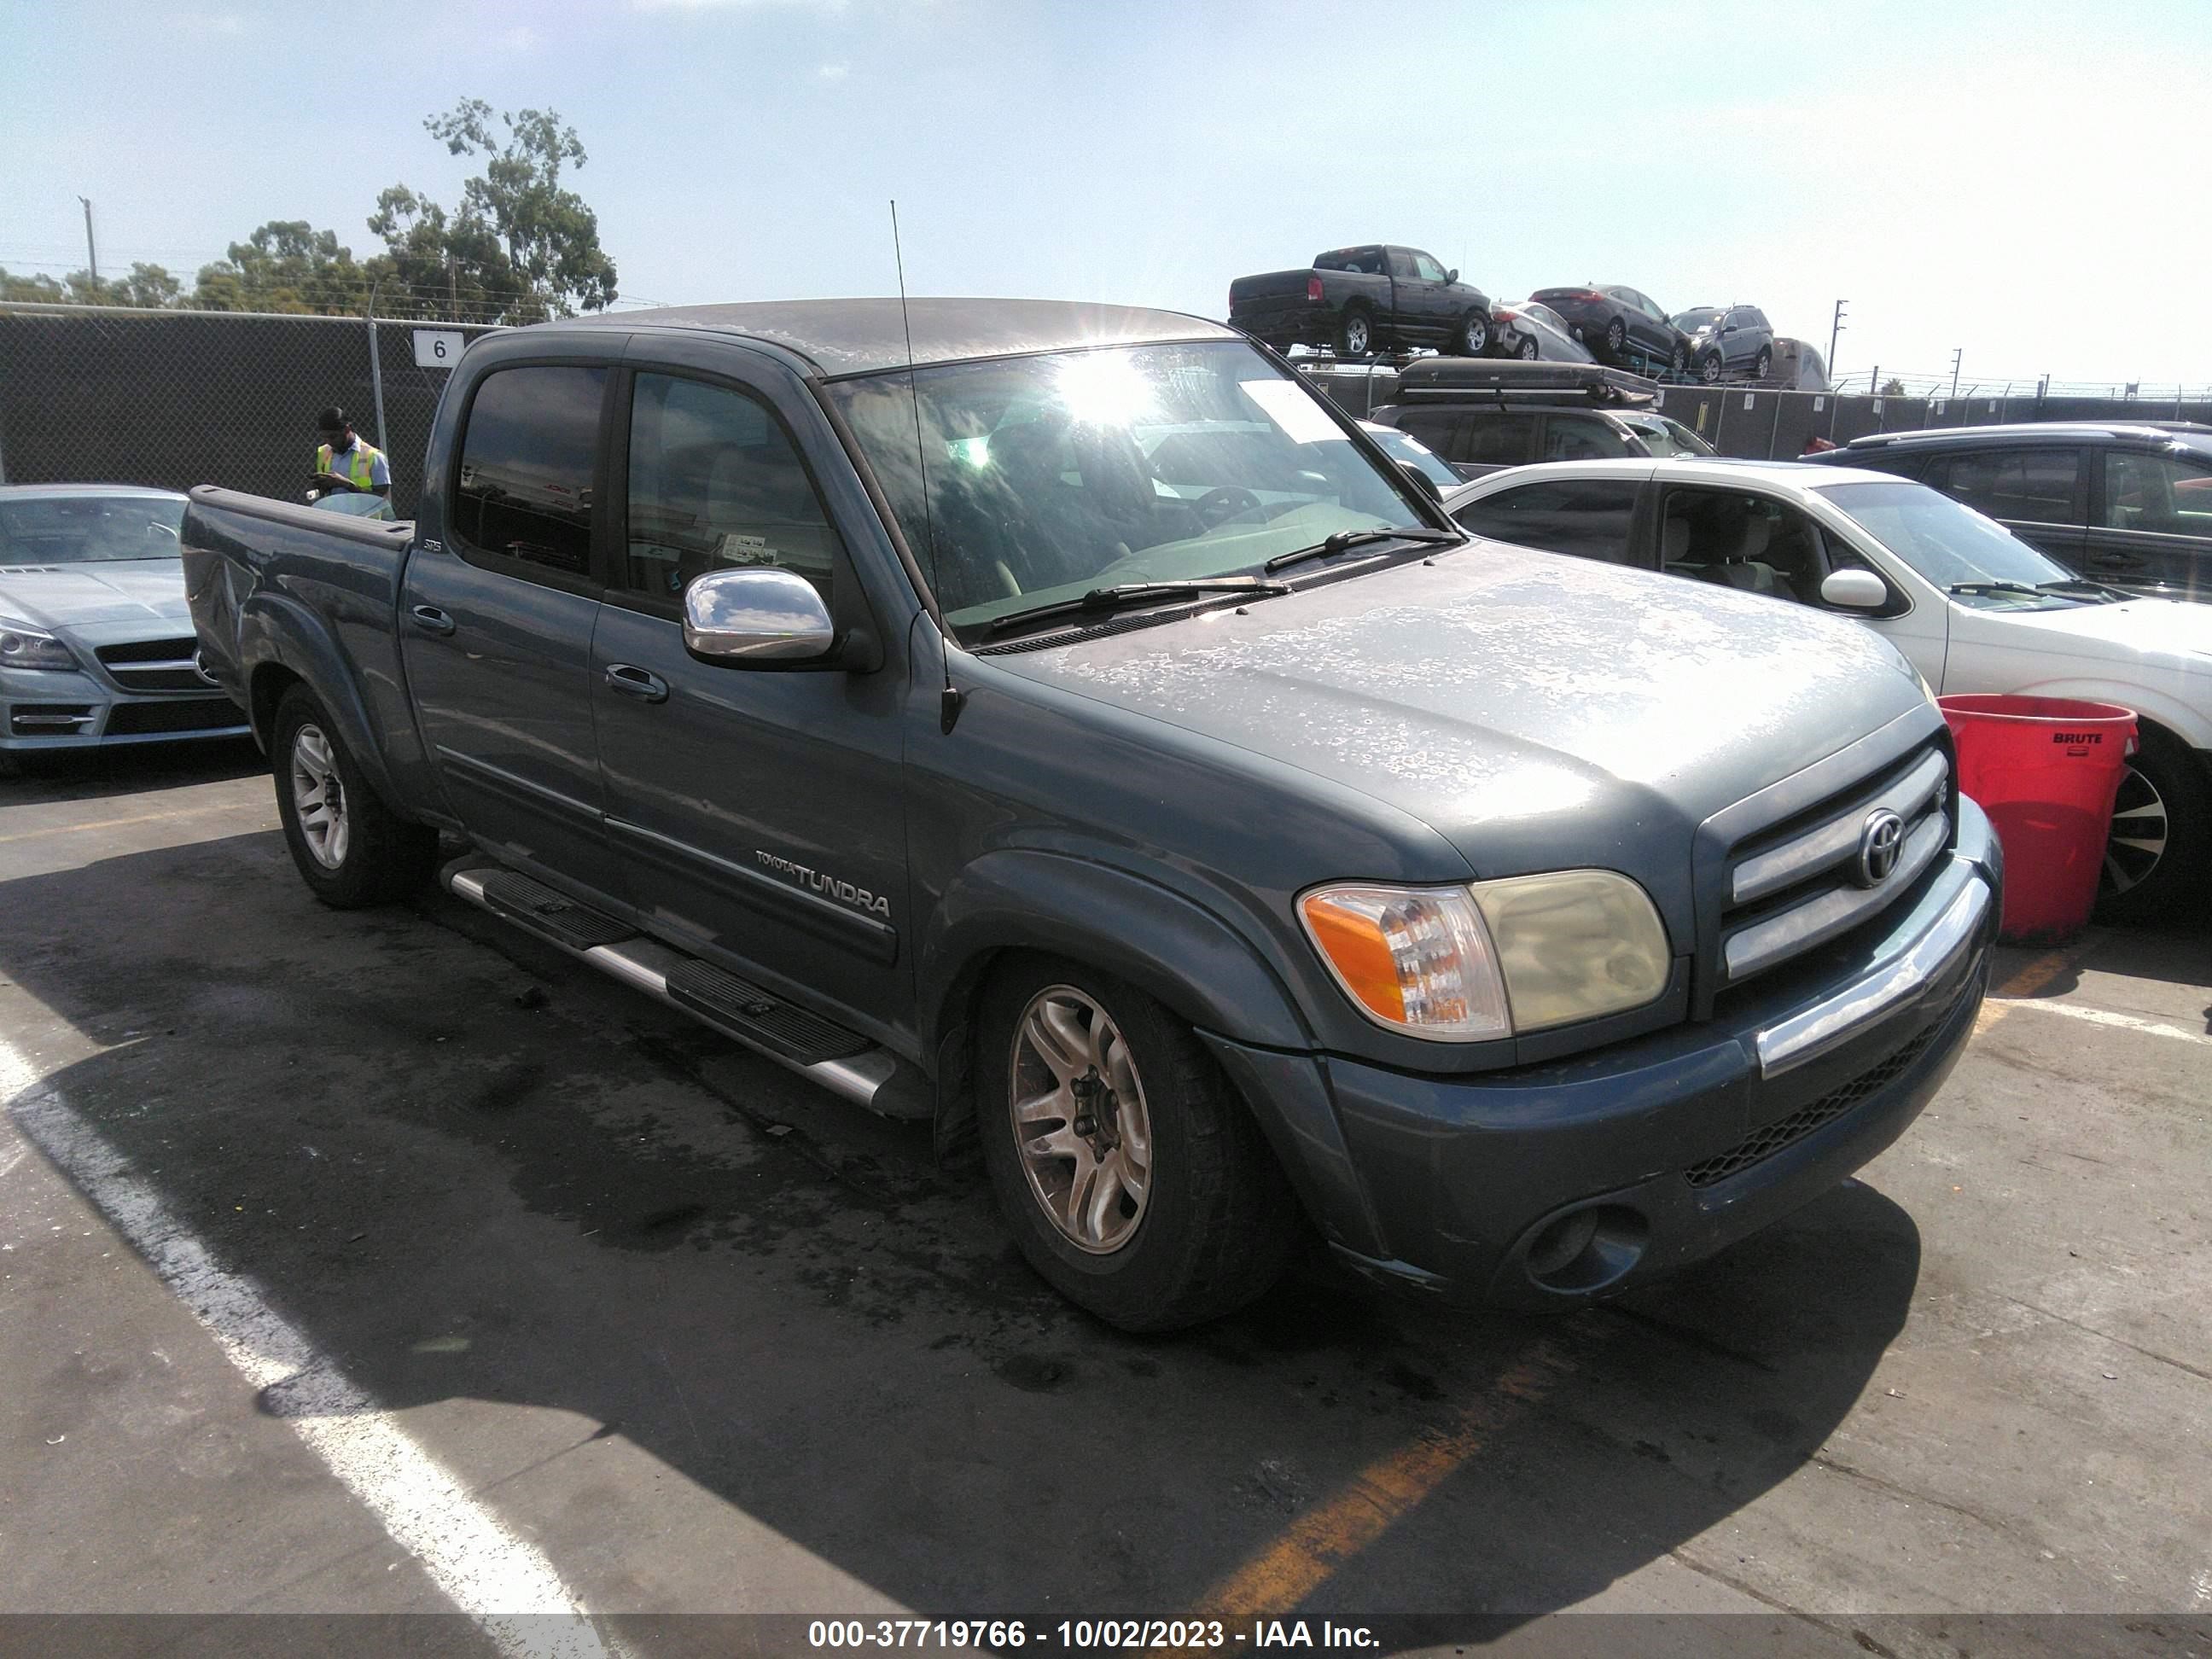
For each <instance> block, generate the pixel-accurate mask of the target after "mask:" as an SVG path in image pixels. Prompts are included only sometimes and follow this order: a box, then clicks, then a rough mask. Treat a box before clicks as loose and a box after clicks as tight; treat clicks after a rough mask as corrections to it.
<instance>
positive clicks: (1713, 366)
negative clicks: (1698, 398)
mask: <svg viewBox="0 0 2212 1659" xmlns="http://www.w3.org/2000/svg"><path fill="white" fill-rule="evenodd" d="M1698 378H1699V380H1703V381H1704V382H1705V384H1706V385H1707V386H1718V385H1719V384H1720V382H1721V354H1720V353H1719V352H1717V351H1709V352H1707V353H1706V354H1705V358H1704V360H1703V361H1702V362H1699V364H1698Z"/></svg>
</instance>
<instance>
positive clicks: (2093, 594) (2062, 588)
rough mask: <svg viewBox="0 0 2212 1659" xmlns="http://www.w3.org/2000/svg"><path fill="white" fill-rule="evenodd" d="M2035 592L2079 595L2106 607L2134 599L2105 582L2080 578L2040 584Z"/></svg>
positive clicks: (2036, 586)
mask: <svg viewBox="0 0 2212 1659" xmlns="http://www.w3.org/2000/svg"><path fill="white" fill-rule="evenodd" d="M2035 591H2036V592H2039V593H2066V594H2073V593H2079V594H2081V595H2083V596H2084V597H2085V598H2087V599H2097V600H2100V601H2101V602H2102V603H2104V604H2106V605H2112V604H2116V603H2118V601H2120V600H2122V599H2130V598H2132V597H2134V596H2133V595H2131V594H2128V593H2123V592H2120V590H2119V589H2118V588H2117V587H2108V586H2106V585H2105V584H2104V583H2103V582H2093V581H2089V580H2086V579H2084V578H2082V577H2079V576H2074V577H2069V578H2068V579H2067V580H2064V581H2061V582H2038V583H2037V584H2036V585H2035Z"/></svg>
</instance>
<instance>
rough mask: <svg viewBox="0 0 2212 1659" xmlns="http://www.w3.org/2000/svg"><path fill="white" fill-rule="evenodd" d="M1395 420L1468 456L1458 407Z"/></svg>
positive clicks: (1439, 446)
mask: <svg viewBox="0 0 2212 1659" xmlns="http://www.w3.org/2000/svg"><path fill="white" fill-rule="evenodd" d="M1393 424H1395V426H1396V427H1397V428H1398V430H1399V431H1401V432H1403V433H1406V434H1407V435H1409V436H1412V437H1415V438H1418V439H1419V440H1420V441H1421V442H1422V443H1424V444H1425V445H1426V446H1427V447H1429V448H1430V449H1431V450H1434V451H1435V452H1436V453H1437V454H1439V455H1441V456H1443V458H1444V459H1446V460H1448V461H1463V460H1466V459H1468V457H1467V456H1465V455H1462V453H1460V447H1461V446H1460V442H1459V439H1460V428H1462V427H1463V426H1465V425H1466V424H1467V416H1464V415H1462V414H1459V413H1458V412H1456V411H1455V410H1449V409H1409V410H1403V411H1401V413H1400V415H1399V416H1398V417H1397V419H1396V421H1395V422H1393ZM1152 465H1153V467H1154V469H1155V470H1158V466H1159V457H1158V455H1157V454H1155V455H1154V456H1153V458H1152ZM1161 476H1162V477H1166V476H1167V475H1166V474H1165V473H1162V474H1161ZM1169 482H1170V483H1174V482H1175V480H1174V479H1172V478H1170V479H1169Z"/></svg>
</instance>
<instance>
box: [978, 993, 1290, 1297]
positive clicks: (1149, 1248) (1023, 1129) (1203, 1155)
mask: <svg viewBox="0 0 2212 1659" xmlns="http://www.w3.org/2000/svg"><path fill="white" fill-rule="evenodd" d="M977 1030H978V1032H979V1036H978V1037H977V1044H978V1049H977V1054H976V1065H975V1087H976V1114H977V1118H978V1121H979V1124H980V1126H981V1133H982V1142H983V1158H984V1163H985V1164H986V1166H987V1168H988V1170H989V1171H990V1176H991V1186H992V1190H993V1193H994V1195H995V1197H996V1198H997V1200H998V1204H999V1209H1000V1213H1001V1214H1002V1215H1003V1216H1004V1217H1005V1218H1006V1225H1008V1226H1009V1227H1010V1228H1012V1231H1013V1234H1014V1238H1015V1241H1016V1243H1018V1245H1019V1246H1020V1248H1021V1252H1022V1255H1024V1257H1025V1258H1027V1260H1028V1261H1029V1263H1030V1266H1031V1267H1035V1268H1036V1271H1037V1272H1038V1273H1040V1274H1041V1275H1042V1276H1043V1278H1044V1279H1046V1280H1047V1281H1048V1283H1050V1284H1051V1285H1052V1286H1053V1287H1054V1289H1055V1290H1057V1291H1060V1294H1061V1295H1063V1296H1065V1297H1067V1298H1068V1299H1069V1300H1070V1301H1071V1302H1073V1303H1075V1304H1078V1305H1079V1306H1081V1307H1083V1308H1086V1309H1088V1310H1090V1311H1091V1312H1092V1313H1094V1314H1096V1315H1097V1316H1099V1317H1100V1318H1101V1319H1103V1320H1105V1321H1106V1322H1108V1323H1109V1324H1113V1325H1117V1326H1119V1327H1121V1328H1122V1329H1123V1330H1129V1331H1158V1330H1174V1329H1177V1328H1182V1327H1184V1326H1189V1325H1196V1324H1200V1323H1203V1322H1205V1321H1206V1320H1209V1319H1215V1318H1218V1317H1219V1316H1222V1315H1224V1314H1226V1313H1229V1312H1231V1310H1234V1309H1237V1308H1239V1307H1242V1306H1243V1304H1245V1303H1247V1302H1249V1301H1250V1300H1251V1299H1252V1298H1253V1297H1256V1296H1258V1295H1259V1294H1260V1293H1261V1291H1265V1290H1266V1289H1267V1287H1268V1286H1269V1285H1272V1284H1273V1282H1274V1280H1275V1279H1276V1277H1277V1276H1278V1275H1279V1273H1281V1271H1282V1268H1283V1264H1284V1262H1285V1261H1286V1260H1287V1259H1288V1257H1289V1254H1290V1249H1291V1244H1292V1243H1293V1241H1294V1239H1295V1238H1296V1237H1297V1205H1296V1201H1295V1200H1293V1198H1292V1197H1291V1192H1290V1188H1289V1183H1288V1182H1285V1179H1284V1177H1283V1174H1282V1171H1281V1170H1280V1169H1279V1168H1278V1167H1277V1165H1276V1164H1275V1161H1274V1158H1273V1154H1272V1153H1271V1152H1270V1151H1269V1150H1268V1147H1267V1142H1266V1140H1265V1139H1264V1138H1263V1137H1262V1136H1261V1133H1260V1127H1259V1125H1258V1124H1257V1123H1255V1122H1254V1121H1253V1120H1252V1116H1251V1114H1250V1113H1249V1111H1248V1110H1247V1109H1245V1106H1244V1103H1243V1101H1242V1100H1241V1099H1240V1098H1239V1097H1237V1092H1236V1091H1235V1089H1234V1088H1233V1087H1232V1086H1231V1084H1230V1082H1229V1079H1227V1078H1225V1077H1224V1076H1223V1075H1222V1073H1221V1070H1220V1068H1219V1067H1218V1066H1216V1065H1215V1064H1214V1063H1213V1060H1212V1057H1211V1056H1210V1055H1209V1054H1207V1053H1206V1050H1205V1048H1204V1047H1203V1046H1202V1045H1201V1044H1200V1042H1199V1041H1198V1038H1197V1037H1196V1036H1194V1035H1193V1033H1192V1031H1191V1030H1190V1028H1189V1027H1188V1026H1187V1025H1185V1024H1182V1022H1181V1021H1180V1020H1178V1019H1176V1018H1175V1016H1174V1015H1172V1014H1170V1012H1168V1011H1167V1010H1166V1009H1164V1008H1163V1007H1161V1006H1160V1005H1159V1004H1158V1003H1157V1002H1155V1001H1153V1000H1152V999H1151V998H1150V997H1147V996H1146V995H1145V994H1143V993H1142V992H1139V991H1138V990H1135V989H1134V988H1133V987H1130V986H1127V985H1125V984H1123V983H1122V982H1121V981H1120V980H1117V979H1115V978H1114V977H1113V976H1111V975H1107V974H1103V973H1099V972H1097V970H1095V969H1088V968H1085V967H1081V966H1079V965H1078V964H1076V963H1069V962H1063V961H1060V960H1057V959H1055V958H1053V957H1041V956H1024V957H1016V958H1012V959H1011V960H1010V961H1009V962H1008V963H1006V965H1004V966H1002V967H1001V969H1000V971H999V972H998V974H997V975H995V976H994V978H993V980H992V981H991V983H990V985H989V987H987V989H986V991H985V992H984V995H983V1006H982V1010H981V1018H980V1019H979V1020H978V1022H977Z"/></svg>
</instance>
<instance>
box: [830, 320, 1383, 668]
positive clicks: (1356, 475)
mask: <svg viewBox="0 0 2212 1659" xmlns="http://www.w3.org/2000/svg"><path fill="white" fill-rule="evenodd" d="M913 386H914V388H915V390H914V393H913V394H911V395H910V394H909V392H908V372H907V371H906V370H903V369H901V370H898V371H896V372H895V373H890V374H873V375H868V376H865V377H860V378H855V379H853V380H840V381H835V382H832V383H831V384H830V385H829V386H828V388H827V391H828V393H829V398H830V399H831V401H832V402H833V404H836V407H837V409H838V410H839V412H840V413H841V414H842V416H844V418H845V420H846V422H847V423H848V425H849V426H850V427H851V428H852V430H853V433H854V436H855V437H856V438H857V439H858V441H859V443H860V449H861V450H862V452H863V453H865V454H866V458H867V461H868V465H869V466H870V467H871V468H872V470H873V471H874V472H875V475H876V477H877V481H878V483H880V484H881V485H882V487H883V489H884V495H886V496H887V497H888V499H889V501H890V507H891V510H892V512H893V513H895V514H896V517H897V519H898V523H899V529H900V531H901V532H902V534H903V535H904V537H905V538H906V542H907V544H908V546H909V547H910V548H912V549H913V550H914V551H915V557H916V558H917V559H918V560H919V561H920V562H921V566H922V568H923V572H924V574H926V575H927V579H928V580H929V582H930V585H931V586H932V587H933V590H934V591H935V592H936V595H937V600H938V604H939V606H940V607H941V608H942V610H943V611H944V612H945V620H946V621H947V622H948V623H951V625H952V627H953V629H955V631H956V632H957V634H958V635H959V636H960V637H961V638H963V639H969V638H973V637H976V636H979V635H981V634H982V632H983V631H984V630H985V629H987V627H988V626H989V624H990V623H992V622H993V621H994V619H996V618H998V617H1004V616H1006V615H1009V614H1010V613H1012V612H1013V611H1031V610H1034V609H1036V607H1038V606H1040V605H1048V604H1051V603H1053V602H1054V601H1057V600H1062V599H1079V598H1081V597H1082V596H1083V595H1084V594H1085V593H1086V592H1090V591H1091V590H1092V589H1093V588H1099V587H1109V586H1123V585H1126V584H1133V583H1139V582H1154V581H1188V580H1199V579H1204V578H1211V577H1218V576H1223V575H1228V574H1245V573H1256V572H1258V571H1260V570H1261V569H1262V568H1263V567H1265V566H1266V564H1267V561H1268V560H1270V559H1273V558H1276V557H1278V556H1281V555H1283V554H1286V553H1291V552H1296V551H1298V550H1303V549H1307V548H1311V547H1314V546H1316V545H1317V544H1321V543H1322V542H1324V541H1326V540H1327V539H1328V538H1329V537H1331V536H1333V535H1335V534H1337V533H1338V532H1350V531H1361V530H1373V529H1385V530H1389V529H1400V528H1404V529H1410V530H1413V531H1415V532H1422V531H1424V530H1425V528H1426V526H1425V525H1424V523H1423V520H1422V518H1421V514H1420V513H1419V509H1418V508H1417V507H1416V506H1415V505H1414V503H1413V499H1412V486H1411V484H1410V483H1407V482H1406V481H1404V480H1402V479H1401V478H1400V477H1394V476H1393V475H1392V474H1391V473H1389V472H1386V471H1383V469H1382V468H1380V467H1378V466H1377V465H1376V464H1375V462H1374V461H1372V460H1371V459H1370V458H1369V457H1368V455H1367V453H1365V452H1364V451H1363V450H1361V449H1359V448H1358V447H1355V446H1354V445H1353V443H1352V441H1351V439H1350V438H1349V437H1347V436H1346V433H1345V430H1344V428H1342V427H1341V426H1340V425H1339V424H1338V423H1337V421H1336V419H1335V418H1334V416H1332V415H1331V414H1330V413H1329V411H1328V409H1327V407H1326V406H1325V405H1323V404H1322V402H1321V401H1320V399H1319V398H1316V396H1315V395H1314V394H1313V393H1312V392H1310V391H1308V390H1307V389H1306V387H1305V386H1303V385H1301V384H1300V383H1299V382H1298V381H1297V380H1296V379H1295V378H1293V377H1292V376H1291V375H1288V374H1285V373H1283V372H1282V371H1281V370H1279V369H1278V368H1276V367H1275V366H1274V365H1273V363H1271V362H1268V361H1267V359H1266V358H1265V357H1263V356H1261V355H1260V354H1259V353H1258V352H1257V351H1255V349H1252V348H1251V347H1250V346H1249V345H1246V344H1244V343H1242V342H1241V341H1219V342H1212V341H1209V342H1205V343H1193V344H1186V345H1155V346H1136V347H1128V348H1116V349H1094V350H1085V351H1064V352H1052V353H1048V354H1044V355H1041V356H1032V357H1012V358H1001V359H997V360H994V361H991V362H967V363H947V364H943V365H940V366H939V367H936V368H923V369H921V370H920V371H919V372H918V373H916V374H914V376H913ZM917 405H918V408H919V416H920V428H921V430H920V435H919V436H920V442H919V443H918V444H917V442H916V436H917V435H916V430H915V426H916V414H917ZM925 477H926V479H927V491H926V492H925V489H924V479H925ZM925 501H926V505H925Z"/></svg>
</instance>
